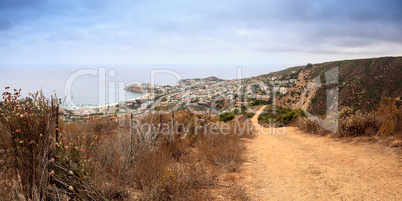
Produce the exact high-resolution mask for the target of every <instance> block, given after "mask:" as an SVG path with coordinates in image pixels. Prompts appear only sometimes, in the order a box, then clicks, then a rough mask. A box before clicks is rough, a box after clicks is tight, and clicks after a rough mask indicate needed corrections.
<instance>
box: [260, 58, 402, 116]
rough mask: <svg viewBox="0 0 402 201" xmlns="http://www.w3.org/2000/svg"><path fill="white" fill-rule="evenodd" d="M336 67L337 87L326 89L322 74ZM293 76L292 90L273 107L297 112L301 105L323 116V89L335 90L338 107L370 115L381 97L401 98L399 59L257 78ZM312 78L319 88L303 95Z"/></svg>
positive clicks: (401, 66) (308, 68)
mask: <svg viewBox="0 0 402 201" xmlns="http://www.w3.org/2000/svg"><path fill="white" fill-rule="evenodd" d="M336 67H338V71H339V74H338V83H337V84H332V85H329V86H326V85H325V72H327V71H328V70H330V69H333V68H336ZM292 72H293V73H292ZM294 73H297V74H298V81H297V84H296V86H294V87H290V88H288V90H287V93H286V94H283V95H281V96H279V97H278V98H279V100H278V102H277V103H278V104H279V105H281V106H286V107H292V108H300V107H301V106H302V105H303V104H305V105H307V108H308V110H309V111H310V112H311V113H313V114H316V115H317V114H318V115H319V114H321V115H323V114H325V110H326V100H327V89H334V88H337V89H338V90H339V91H338V93H339V99H338V100H339V105H340V107H343V106H348V107H352V108H354V109H356V110H362V111H373V110H374V108H375V107H377V106H378V104H379V102H380V100H381V98H382V97H385V96H389V97H393V98H397V97H400V96H401V95H402V79H401V77H402V57H382V58H368V59H357V60H343V61H333V62H326V63H320V64H314V65H307V66H301V67H292V68H288V69H285V70H282V71H278V72H275V73H269V74H266V75H261V76H259V78H260V79H266V78H268V77H271V76H277V77H279V78H281V77H282V78H283V77H289V75H291V74H294ZM290 77H291V76H290ZM316 77H320V79H321V83H323V84H322V87H319V88H318V89H317V90H310V91H309V92H308V93H306V94H304V95H303V90H304V88H305V87H306V86H307V84H308V83H309V82H311V81H312V80H313V79H315V78H316Z"/></svg>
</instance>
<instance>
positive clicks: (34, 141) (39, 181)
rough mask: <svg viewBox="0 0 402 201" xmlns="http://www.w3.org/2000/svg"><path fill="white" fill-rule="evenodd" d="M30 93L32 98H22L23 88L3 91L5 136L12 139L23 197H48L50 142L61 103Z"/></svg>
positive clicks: (1, 114) (0, 117)
mask: <svg viewBox="0 0 402 201" xmlns="http://www.w3.org/2000/svg"><path fill="white" fill-rule="evenodd" d="M8 89H9V87H6V90H8ZM30 95H31V97H30V98H29V99H26V100H20V96H21V89H20V90H16V89H14V92H9V91H6V92H4V93H3V99H4V100H5V102H4V109H2V110H0V123H1V126H2V127H3V130H4V132H5V133H4V134H3V135H6V137H7V138H9V139H10V144H9V146H10V147H9V148H10V149H12V151H13V155H14V158H13V159H14V161H13V162H14V167H15V168H16V169H17V172H18V174H19V175H20V177H21V183H22V187H23V191H24V196H25V197H26V198H27V199H35V200H42V199H44V198H46V197H47V195H46V188H47V185H48V184H49V176H50V175H49V171H48V170H49V154H50V145H51V140H52V139H54V138H55V136H56V129H57V128H56V123H57V120H58V115H57V112H58V111H57V110H58V106H59V102H58V101H57V99H56V98H55V97H52V98H51V99H50V100H48V99H46V98H45V97H44V95H43V94H42V93H41V92H39V93H34V94H30Z"/></svg>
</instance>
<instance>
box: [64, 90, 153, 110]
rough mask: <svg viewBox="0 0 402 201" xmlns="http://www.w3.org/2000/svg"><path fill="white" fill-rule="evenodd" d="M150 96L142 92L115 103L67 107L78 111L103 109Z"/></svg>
mask: <svg viewBox="0 0 402 201" xmlns="http://www.w3.org/2000/svg"><path fill="white" fill-rule="evenodd" d="M129 92H131V91H129ZM131 93H133V92H131ZM150 96H151V94H150V93H143V95H141V96H139V97H136V98H132V99H128V100H124V101H119V102H117V103H108V104H106V105H94V106H85V107H80V108H75V109H69V110H72V111H80V110H85V109H102V110H105V109H107V108H108V107H113V106H116V105H118V104H121V103H127V102H130V101H135V100H139V99H147V98H148V97H150Z"/></svg>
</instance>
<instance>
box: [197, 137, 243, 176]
mask: <svg viewBox="0 0 402 201" xmlns="http://www.w3.org/2000/svg"><path fill="white" fill-rule="evenodd" d="M199 143H200V144H199V148H200V151H201V152H202V153H203V155H204V157H205V159H206V160H207V161H208V162H209V163H211V164H212V165H214V166H217V167H220V168H223V169H227V170H229V171H232V172H234V171H236V170H237V169H238V168H239V167H240V166H241V164H242V163H243V162H244V156H243V155H244V151H245V146H244V144H242V143H241V142H240V140H239V137H237V136H235V135H233V134H228V135H225V134H209V135H204V136H203V138H202V139H200V142H199Z"/></svg>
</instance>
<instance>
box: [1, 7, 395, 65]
mask: <svg viewBox="0 0 402 201" xmlns="http://www.w3.org/2000/svg"><path fill="white" fill-rule="evenodd" d="M401 22H402V2H401V1H399V0H364V1H350V0H337V1H331V0H305V1H299V0H265V1H263V0H247V1H240V0H222V1H215V0H214V1H211V0H202V1H191V0H170V1H166V0H135V1H133V0H115V1H106V0H97V1H93V0H80V1H78V0H75V1H74V0H58V1H54V0H0V64H3V65H2V66H3V68H4V64H5V65H11V64H19V65H24V64H26V65H32V64H44V65H46V64H48V65H54V64H99V65H102V64H103V65H108V64H233V65H236V64H285V65H291V64H304V63H306V62H321V61H328V60H338V59H348V58H363V57H379V56H399V55H401V53H402V23H401Z"/></svg>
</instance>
